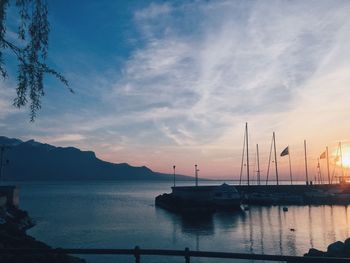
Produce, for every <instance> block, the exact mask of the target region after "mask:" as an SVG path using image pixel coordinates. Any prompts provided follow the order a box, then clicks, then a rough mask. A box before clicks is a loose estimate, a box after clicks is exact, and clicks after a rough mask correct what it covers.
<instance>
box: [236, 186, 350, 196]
mask: <svg viewBox="0 0 350 263" xmlns="http://www.w3.org/2000/svg"><path fill="white" fill-rule="evenodd" d="M235 187H236V189H237V190H238V191H239V192H240V193H246V194H250V193H271V194H274V193H291V194H298V195H300V194H305V193H307V192H310V191H314V190H322V191H334V192H341V191H345V190H350V184H316V185H249V186H248V185H235Z"/></svg>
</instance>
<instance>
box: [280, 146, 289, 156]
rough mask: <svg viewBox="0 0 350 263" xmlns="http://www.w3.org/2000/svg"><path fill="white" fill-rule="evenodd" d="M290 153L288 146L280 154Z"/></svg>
mask: <svg viewBox="0 0 350 263" xmlns="http://www.w3.org/2000/svg"><path fill="white" fill-rule="evenodd" d="M288 154H289V146H287V147H286V148H285V149H284V150H283V151H282V152H281V154H280V156H285V155H288Z"/></svg>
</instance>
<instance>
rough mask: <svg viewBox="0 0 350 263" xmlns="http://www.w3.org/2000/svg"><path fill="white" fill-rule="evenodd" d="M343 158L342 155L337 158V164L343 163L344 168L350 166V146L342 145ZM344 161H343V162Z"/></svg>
mask: <svg viewBox="0 0 350 263" xmlns="http://www.w3.org/2000/svg"><path fill="white" fill-rule="evenodd" d="M342 155H343V157H342V160H340V156H339V157H338V158H337V157H336V158H335V164H336V165H338V166H341V165H343V167H344V168H350V147H349V146H345V147H342ZM341 161H342V162H341Z"/></svg>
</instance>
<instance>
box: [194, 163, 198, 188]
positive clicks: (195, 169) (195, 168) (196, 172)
mask: <svg viewBox="0 0 350 263" xmlns="http://www.w3.org/2000/svg"><path fill="white" fill-rule="evenodd" d="M198 171H199V170H198V169H197V164H195V165H194V173H195V175H196V186H198Z"/></svg>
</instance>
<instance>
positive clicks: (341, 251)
mask: <svg viewBox="0 0 350 263" xmlns="http://www.w3.org/2000/svg"><path fill="white" fill-rule="evenodd" d="M304 256H305V257H307V256H309V257H337V258H350V238H348V239H346V240H345V241H344V242H342V241H337V242H334V243H332V244H330V245H329V246H328V247H327V251H321V250H318V249H315V248H310V250H309V252H308V253H306V254H304ZM349 261H350V259H349Z"/></svg>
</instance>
